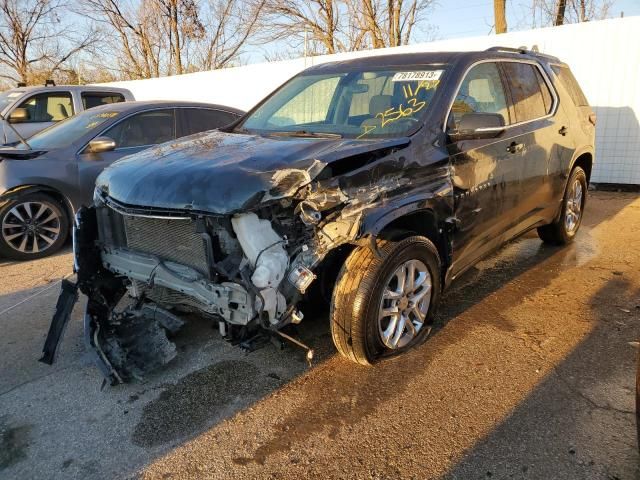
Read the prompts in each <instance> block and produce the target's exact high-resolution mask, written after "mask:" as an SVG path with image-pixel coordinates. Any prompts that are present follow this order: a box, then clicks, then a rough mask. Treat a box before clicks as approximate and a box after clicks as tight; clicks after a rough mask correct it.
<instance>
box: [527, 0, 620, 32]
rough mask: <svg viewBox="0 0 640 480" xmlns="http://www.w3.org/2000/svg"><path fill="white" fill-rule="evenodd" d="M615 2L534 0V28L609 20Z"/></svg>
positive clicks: (598, 0)
mask: <svg viewBox="0 0 640 480" xmlns="http://www.w3.org/2000/svg"><path fill="white" fill-rule="evenodd" d="M613 4H614V0H533V1H532V4H531V19H532V26H533V27H538V26H548V25H564V24H567V23H578V22H588V21H590V20H601V19H603V18H607V16H608V15H609V12H610V9H611V6H612V5H613Z"/></svg>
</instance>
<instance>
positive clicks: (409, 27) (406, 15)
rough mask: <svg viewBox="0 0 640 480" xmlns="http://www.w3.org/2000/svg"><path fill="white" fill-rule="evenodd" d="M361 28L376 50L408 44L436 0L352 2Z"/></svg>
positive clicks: (355, 0)
mask: <svg viewBox="0 0 640 480" xmlns="http://www.w3.org/2000/svg"><path fill="white" fill-rule="evenodd" d="M348 1H349V2H351V11H353V12H355V15H354V16H353V17H352V18H353V20H354V21H355V22H356V24H357V26H358V27H359V29H360V30H362V31H363V32H366V34H367V36H368V37H369V40H370V42H371V47H372V48H382V47H397V46H400V45H407V44H408V43H409V41H410V40H411V37H412V34H413V33H414V28H415V26H416V24H417V23H418V22H420V21H421V20H422V18H423V16H424V14H425V13H426V11H427V10H428V9H429V7H431V6H433V5H434V3H435V1H434V0H348Z"/></svg>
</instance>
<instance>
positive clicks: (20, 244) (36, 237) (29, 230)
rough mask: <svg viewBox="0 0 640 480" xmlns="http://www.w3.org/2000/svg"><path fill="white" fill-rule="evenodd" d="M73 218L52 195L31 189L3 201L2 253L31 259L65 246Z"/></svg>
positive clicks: (0, 223) (0, 213)
mask: <svg viewBox="0 0 640 480" xmlns="http://www.w3.org/2000/svg"><path fill="white" fill-rule="evenodd" d="M68 233H69V219H68V218H67V214H66V212H65V209H64V207H63V206H62V205H60V204H59V203H58V202H57V201H56V200H55V199H53V198H52V197H50V196H49V195H46V194H43V193H31V194H26V195H23V196H18V197H16V198H12V199H9V200H7V201H6V202H4V203H2V204H0V255H1V256H4V257H8V258H11V259H14V260H31V259H35V258H42V257H46V256H47V255H51V254H52V253H54V252H56V251H57V250H59V249H60V247H62V245H63V244H64V242H65V240H66V239H67V235H68Z"/></svg>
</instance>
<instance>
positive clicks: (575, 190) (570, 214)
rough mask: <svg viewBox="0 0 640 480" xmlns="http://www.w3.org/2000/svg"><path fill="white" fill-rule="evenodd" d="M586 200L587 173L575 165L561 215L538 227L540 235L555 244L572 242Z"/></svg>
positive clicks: (547, 241) (545, 240)
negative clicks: (553, 220) (551, 221)
mask: <svg viewBox="0 0 640 480" xmlns="http://www.w3.org/2000/svg"><path fill="white" fill-rule="evenodd" d="M586 201H587V175H586V174H585V173H584V170H583V169H582V168H581V167H575V168H574V169H573V170H572V171H571V175H569V181H568V182H567V188H566V191H565V194H564V198H563V200H562V210H561V212H560V217H559V218H558V219H557V220H556V221H555V222H553V223H551V224H549V225H545V226H543V227H540V228H538V236H539V237H540V238H541V239H542V240H543V241H544V242H546V243H552V244H554V245H564V244H567V243H569V242H571V241H572V240H573V238H574V237H575V236H576V233H578V229H579V228H580V224H581V223H582V214H583V212H584V206H585V204H586Z"/></svg>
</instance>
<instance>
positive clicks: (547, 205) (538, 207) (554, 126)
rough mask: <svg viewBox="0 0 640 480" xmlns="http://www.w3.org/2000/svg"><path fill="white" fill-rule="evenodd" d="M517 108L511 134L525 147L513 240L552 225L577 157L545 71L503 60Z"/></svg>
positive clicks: (511, 233) (511, 232)
mask: <svg viewBox="0 0 640 480" xmlns="http://www.w3.org/2000/svg"><path fill="white" fill-rule="evenodd" d="M500 65H501V67H502V69H503V71H504V74H505V78H506V84H507V87H508V90H509V93H510V97H511V102H512V104H513V114H514V117H515V121H516V123H515V124H514V125H513V126H511V128H510V130H511V133H510V135H511V136H513V137H514V139H515V141H516V143H517V144H518V145H520V149H521V152H520V154H519V157H520V158H519V160H520V178H521V193H520V195H519V200H518V206H517V208H516V209H515V211H514V216H513V218H512V221H511V222H509V224H508V225H507V227H508V229H507V232H506V233H507V237H508V238H510V237H512V236H515V235H517V234H519V233H521V232H522V231H523V230H526V229H528V228H531V227H532V226H533V225H536V224H540V223H548V222H549V221H550V220H551V219H552V218H553V216H554V215H555V213H556V211H557V208H558V202H559V200H560V198H559V197H558V195H557V186H558V181H559V180H558V176H559V175H560V174H561V170H562V164H563V163H564V162H566V159H567V157H568V158H569V160H570V158H571V155H572V153H573V148H574V145H573V141H572V137H571V135H568V131H569V128H570V125H569V123H568V117H567V116H566V115H565V113H564V112H563V110H562V109H560V108H558V96H557V93H556V91H555V89H554V88H553V86H552V85H551V82H550V81H549V79H548V76H547V74H546V72H545V71H544V70H543V69H542V67H541V66H540V65H539V64H538V63H536V62H533V61H505V62H501V64H500Z"/></svg>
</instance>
